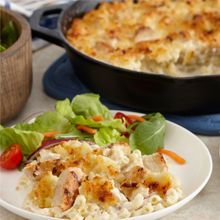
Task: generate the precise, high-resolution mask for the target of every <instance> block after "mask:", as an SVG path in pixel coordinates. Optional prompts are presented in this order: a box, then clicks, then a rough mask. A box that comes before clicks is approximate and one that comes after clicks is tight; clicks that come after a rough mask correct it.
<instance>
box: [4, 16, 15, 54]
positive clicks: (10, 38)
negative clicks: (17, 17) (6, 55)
mask: <svg viewBox="0 0 220 220" xmlns="http://www.w3.org/2000/svg"><path fill="white" fill-rule="evenodd" d="M0 23H1V26H0V52H3V51H5V50H6V49H7V48H9V47H10V46H11V45H12V44H14V43H15V41H16V40H17V39H18V35H19V34H18V31H17V30H16V28H15V25H14V23H13V21H9V22H8V23H6V24H5V25H2V21H1V20H0Z"/></svg>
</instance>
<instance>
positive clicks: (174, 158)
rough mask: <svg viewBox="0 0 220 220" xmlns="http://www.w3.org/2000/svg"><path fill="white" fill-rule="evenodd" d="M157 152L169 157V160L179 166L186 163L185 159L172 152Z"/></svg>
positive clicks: (161, 150)
mask: <svg viewBox="0 0 220 220" xmlns="http://www.w3.org/2000/svg"><path fill="white" fill-rule="evenodd" d="M158 152H159V153H162V154H165V155H167V156H169V157H170V158H172V159H173V160H175V161H176V162H177V163H179V164H184V163H186V161H185V159H183V158H182V157H181V156H179V155H177V154H176V153H174V152H173V151H170V150H166V149H160V150H159V151H158Z"/></svg>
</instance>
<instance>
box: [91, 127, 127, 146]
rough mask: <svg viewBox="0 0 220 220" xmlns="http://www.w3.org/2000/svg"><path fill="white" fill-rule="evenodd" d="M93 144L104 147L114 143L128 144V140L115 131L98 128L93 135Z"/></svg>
mask: <svg viewBox="0 0 220 220" xmlns="http://www.w3.org/2000/svg"><path fill="white" fill-rule="evenodd" d="M94 140H95V143H96V144H98V145H99V146H105V145H107V144H112V143H116V142H128V139H127V138H126V137H124V136H121V133H120V132H119V131H117V130H116V129H111V128H107V127H106V128H100V129H99V131H97V132H96V133H95V135H94Z"/></svg>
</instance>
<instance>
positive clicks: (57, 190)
mask: <svg viewBox="0 0 220 220" xmlns="http://www.w3.org/2000/svg"><path fill="white" fill-rule="evenodd" d="M24 174H25V176H26V177H28V179H29V181H30V183H31V184H29V185H31V189H30V192H29V193H28V195H27V199H26V200H25V202H24V207H25V208H26V209H28V210H31V211H34V212H37V213H46V214H47V215H49V216H54V217H58V218H64V219H74V220H75V219H87V218H91V219H100V220H102V219H109V220H111V219H120V218H127V217H131V216H136V215H141V214H146V213H149V212H152V211H156V210H158V209H161V208H164V207H167V206H169V205H172V204H174V203H176V202H178V201H179V200H180V199H181V197H182V195H181V189H180V184H179V183H178V181H176V179H175V178H174V177H173V176H172V174H171V173H169V172H168V167H167V164H166V161H165V160H164V158H163V156H162V155H161V154H159V153H155V154H152V155H145V156H143V155H141V152H140V151H139V150H134V151H131V149H130V146H129V145H128V144H127V143H117V144H113V145H111V146H108V147H105V148H104V147H99V146H97V145H92V144H91V143H87V142H80V141H77V140H72V141H67V142H64V143H61V144H59V145H57V146H54V147H51V148H48V149H44V150H42V151H41V152H40V154H39V155H38V157H37V158H36V159H35V160H34V161H33V162H31V163H30V164H28V165H26V166H25V168H24ZM76 216H78V217H79V218H78V217H76Z"/></svg>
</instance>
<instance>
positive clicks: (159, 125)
mask: <svg viewBox="0 0 220 220" xmlns="http://www.w3.org/2000/svg"><path fill="white" fill-rule="evenodd" d="M165 127H166V121H165V118H164V117H163V115H161V114H160V113H152V114H147V115H144V116H142V117H140V116H138V115H135V114H132V115H131V114H124V113H122V112H117V113H115V115H113V114H112V113H111V111H110V110H109V109H108V108H107V107H106V106H105V105H103V104H102V103H101V102H100V97H99V95H97V94H88V93H87V94H82V95H77V96H75V97H74V98H73V100H72V101H70V100H69V99H65V100H63V101H58V102H57V103H56V106H55V110H54V111H52V112H45V113H44V114H42V115H40V116H38V117H36V119H35V121H34V122H32V123H19V124H16V125H15V126H14V127H10V128H4V127H3V126H0V137H1V138H0V148H1V150H5V149H8V148H9V146H11V145H13V144H17V145H19V146H20V148H21V152H22V155H23V157H22V158H23V161H25V160H26V158H28V157H30V155H31V154H33V152H35V151H36V150H38V149H39V148H41V147H42V146H45V143H46V142H47V143H48V141H49V143H50V142H51V141H56V140H65V139H67V140H69V139H75V138H77V139H79V140H85V141H90V142H94V143H96V144H97V145H100V146H103V147H104V146H105V145H109V144H113V143H116V142H127V143H129V145H130V146H131V148H132V149H139V150H140V151H141V152H142V153H143V154H152V153H155V152H156V151H158V149H160V148H163V145H164V135H165Z"/></svg>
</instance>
